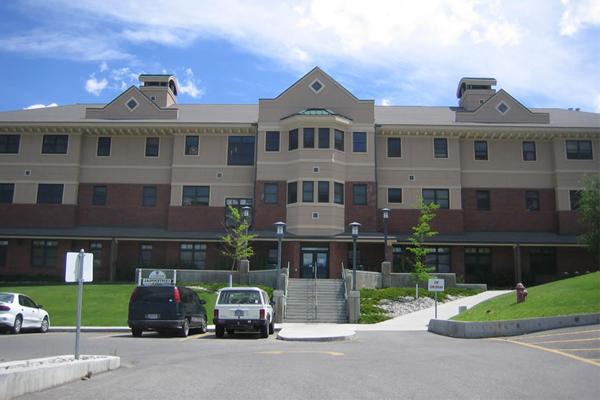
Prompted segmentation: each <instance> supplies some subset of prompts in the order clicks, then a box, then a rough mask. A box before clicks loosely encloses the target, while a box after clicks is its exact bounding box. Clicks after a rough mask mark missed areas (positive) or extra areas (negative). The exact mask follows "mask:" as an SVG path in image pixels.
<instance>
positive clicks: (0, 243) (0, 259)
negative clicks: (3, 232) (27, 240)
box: [0, 240, 8, 267]
mask: <svg viewBox="0 0 600 400" xmlns="http://www.w3.org/2000/svg"><path fill="white" fill-rule="evenodd" d="M7 254H8V240H0V267H5V266H6V258H7Z"/></svg>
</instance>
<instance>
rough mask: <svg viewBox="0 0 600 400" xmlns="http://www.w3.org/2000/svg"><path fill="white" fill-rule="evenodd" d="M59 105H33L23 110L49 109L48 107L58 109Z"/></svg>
mask: <svg viewBox="0 0 600 400" xmlns="http://www.w3.org/2000/svg"><path fill="white" fill-rule="evenodd" d="M57 106H58V104H56V103H50V104H46V105H44V104H32V105H30V106H27V107H25V108H24V109H23V110H36V109H38V108H48V107H57Z"/></svg>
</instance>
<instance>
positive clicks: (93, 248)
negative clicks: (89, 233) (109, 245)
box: [90, 242, 102, 270]
mask: <svg viewBox="0 0 600 400" xmlns="http://www.w3.org/2000/svg"><path fill="white" fill-rule="evenodd" d="M90 253H92V254H93V255H94V270H98V269H100V268H101V267H102V243H101V242H90Z"/></svg>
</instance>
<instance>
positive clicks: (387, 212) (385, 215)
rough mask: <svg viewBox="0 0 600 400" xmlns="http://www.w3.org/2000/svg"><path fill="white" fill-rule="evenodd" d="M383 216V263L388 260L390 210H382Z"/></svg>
mask: <svg viewBox="0 0 600 400" xmlns="http://www.w3.org/2000/svg"><path fill="white" fill-rule="evenodd" d="M381 214H382V215H383V261H387V260H388V250H387V248H388V245H387V243H388V240H387V237H388V220H389V219H390V209H389V208H382V209H381Z"/></svg>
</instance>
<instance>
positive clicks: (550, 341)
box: [523, 337, 600, 344]
mask: <svg viewBox="0 0 600 400" xmlns="http://www.w3.org/2000/svg"><path fill="white" fill-rule="evenodd" d="M594 340H600V337H597V338H591V339H568V340H549V341H547V342H532V343H530V344H549V343H570V342H593V341H594ZM523 343H524V342H523Z"/></svg>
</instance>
